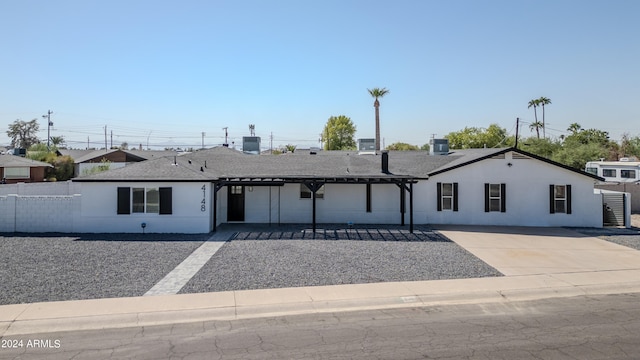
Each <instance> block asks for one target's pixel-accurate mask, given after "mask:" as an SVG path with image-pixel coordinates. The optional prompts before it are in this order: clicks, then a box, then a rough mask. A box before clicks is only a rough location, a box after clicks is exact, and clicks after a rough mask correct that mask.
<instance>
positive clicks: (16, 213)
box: [0, 194, 80, 233]
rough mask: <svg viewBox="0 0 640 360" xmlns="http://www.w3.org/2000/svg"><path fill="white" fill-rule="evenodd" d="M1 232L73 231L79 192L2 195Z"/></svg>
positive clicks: (77, 213) (0, 204)
mask: <svg viewBox="0 0 640 360" xmlns="http://www.w3.org/2000/svg"><path fill="white" fill-rule="evenodd" d="M0 209H2V211H1V212H0V232H33V233H41V232H62V233H66V232H74V229H75V223H76V220H77V219H78V217H79V214H80V195H40V196H34V195H17V194H12V195H6V196H0Z"/></svg>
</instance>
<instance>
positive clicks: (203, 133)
mask: <svg viewBox="0 0 640 360" xmlns="http://www.w3.org/2000/svg"><path fill="white" fill-rule="evenodd" d="M205 135H206V134H205V132H204V131H203V132H202V148H203V149H204V136H205Z"/></svg>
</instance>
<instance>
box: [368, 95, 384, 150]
mask: <svg viewBox="0 0 640 360" xmlns="http://www.w3.org/2000/svg"><path fill="white" fill-rule="evenodd" d="M367 91H368V92H369V95H371V96H372V97H373V98H374V99H375V101H374V102H373V107H374V108H375V109H376V150H380V101H378V98H381V97H384V96H385V95H387V94H388V93H389V90H387V88H382V89H380V88H373V89H367Z"/></svg>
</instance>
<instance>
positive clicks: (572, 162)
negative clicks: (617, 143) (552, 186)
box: [551, 142, 609, 170]
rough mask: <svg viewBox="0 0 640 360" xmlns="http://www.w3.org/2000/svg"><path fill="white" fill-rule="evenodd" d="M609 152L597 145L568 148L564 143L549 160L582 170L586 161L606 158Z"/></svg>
mask: <svg viewBox="0 0 640 360" xmlns="http://www.w3.org/2000/svg"><path fill="white" fill-rule="evenodd" d="M608 155H609V150H608V149H607V148H606V147H603V146H602V145H600V144H597V143H590V144H577V145H575V146H569V145H567V143H566V142H565V143H564V144H563V146H562V148H561V149H559V150H558V151H556V152H554V153H553V156H552V157H551V160H553V161H557V162H559V163H561V164H565V165H567V166H571V167H573V168H576V169H579V170H584V167H585V165H586V164H587V162H588V161H593V160H598V159H601V158H605V159H606V158H608Z"/></svg>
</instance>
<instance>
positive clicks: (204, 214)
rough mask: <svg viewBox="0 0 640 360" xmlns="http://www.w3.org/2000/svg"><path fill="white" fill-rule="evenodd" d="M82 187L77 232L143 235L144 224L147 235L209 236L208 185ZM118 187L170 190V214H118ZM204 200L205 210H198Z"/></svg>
mask: <svg viewBox="0 0 640 360" xmlns="http://www.w3.org/2000/svg"><path fill="white" fill-rule="evenodd" d="M81 184H82V201H81V216H80V219H79V221H78V224H77V226H76V229H77V230H76V231H78V232H108V233H117V232H123V233H136V232H142V227H141V224H142V223H146V224H147V227H146V228H145V232H150V233H156V232H159V233H162V232H167V233H208V232H209V231H211V228H212V224H211V206H212V204H211V200H210V199H211V197H210V196H211V184H210V183H206V182H202V183H200V182H194V183H168V182H166V183H163V182H132V183H126V182H122V183H90V182H84V183H81ZM203 186H204V187H205V192H204V193H203V190H202V187H203ZM118 187H131V188H134V187H171V188H172V189H173V190H172V195H173V206H172V212H173V214H171V215H160V214H147V213H140V214H127V215H118V214H117V205H118V196H117V188H118ZM203 199H205V204H204V205H205V211H202V210H201V206H202V200H203Z"/></svg>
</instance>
